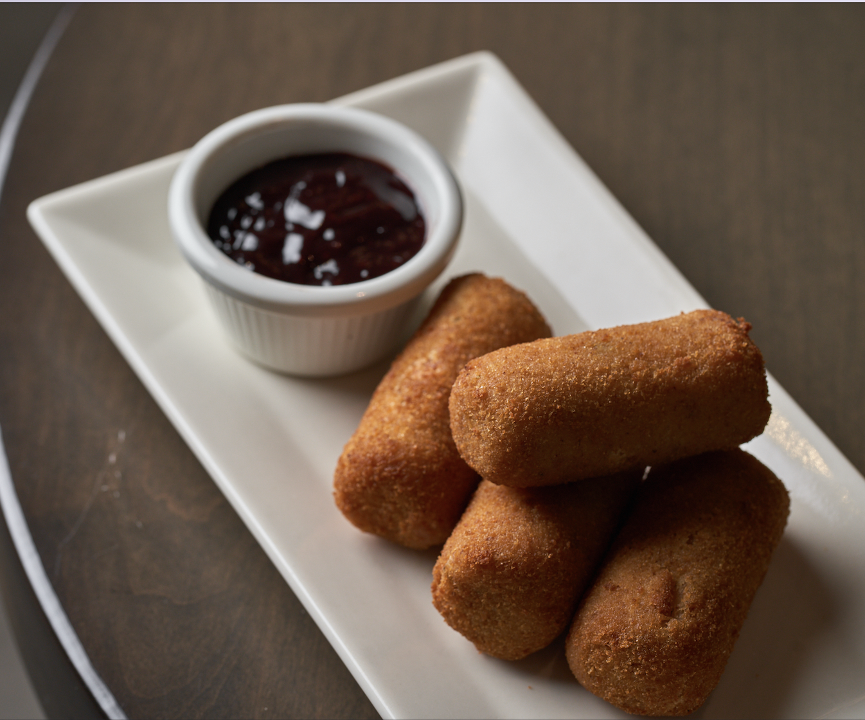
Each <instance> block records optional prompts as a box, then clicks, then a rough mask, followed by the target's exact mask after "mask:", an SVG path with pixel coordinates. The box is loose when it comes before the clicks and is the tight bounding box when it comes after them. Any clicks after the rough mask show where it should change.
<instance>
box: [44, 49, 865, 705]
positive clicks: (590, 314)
mask: <svg viewBox="0 0 865 720" xmlns="http://www.w3.org/2000/svg"><path fill="white" fill-rule="evenodd" d="M336 102H339V103H344V104H347V105H354V106H359V107H365V108H368V109H371V110H375V111H378V112H380V113H383V114H385V115H389V116H392V117H394V118H396V119H398V120H401V121H402V122H404V123H406V124H407V125H409V126H412V127H414V128H415V129H416V130H418V131H419V132H421V133H422V134H424V135H425V136H426V137H427V138H429V139H430V140H431V141H432V142H433V143H434V144H435V145H436V146H437V147H438V148H439V149H440V150H441V151H442V152H443V153H444V155H445V156H446V157H447V158H448V160H449V161H450V162H451V164H452V166H453V167H454V169H455V171H456V173H457V175H458V177H459V179H460V181H461V183H462V186H463V188H464V191H465V195H466V200H467V213H466V225H465V231H464V234H463V240H462V244H461V249H460V251H459V253H458V255H457V257H456V258H455V260H454V262H453V264H452V266H451V267H450V268H449V270H448V272H447V277H451V276H454V275H457V274H461V273H463V272H466V271H470V270H481V271H483V272H485V273H487V274H491V275H500V276H502V277H504V278H505V279H507V280H508V281H509V282H510V283H512V284H513V285H515V286H517V287H519V288H521V289H523V290H525V291H526V292H527V293H528V294H529V296H530V297H532V298H533V299H534V300H535V302H536V303H537V304H538V305H539V306H540V308H541V310H542V311H543V312H544V313H545V314H546V316H547V318H548V319H549V320H550V322H551V324H552V326H553V329H554V331H555V332H556V333H557V334H560V335H561V334H566V333H571V332H578V331H581V330H585V329H590V328H601V327H609V326H614V325H621V324H627V323H634V322H642V321H646V320H653V319H658V318H662V317H667V316H670V315H673V314H676V313H678V312H680V311H688V310H692V309H694V308H697V307H705V303H704V301H703V300H702V299H701V298H700V296H699V295H698V294H697V293H696V292H695V291H694V290H693V288H691V287H690V285H689V284H688V283H687V282H686V281H685V280H684V278H682V277H681V275H680V274H679V273H678V272H677V271H676V269H675V268H674V267H673V266H672V265H671V264H670V263H669V261H668V260H667V259H666V258H665V257H664V256H663V255H662V254H661V253H660V251H659V250H658V249H657V248H656V247H655V245H654V244H653V243H652V242H651V241H650V240H649V239H648V237H646V235H645V234H644V233H643V232H642V230H641V229H640V228H639V227H638V226H637V225H636V224H635V223H634V221H633V220H632V219H631V218H630V217H629V216H628V215H627V213H626V212H625V211H624V210H623V209H622V207H621V206H620V205H619V204H618V203H617V202H616V200H615V199H614V198H613V197H612V196H611V195H610V194H609V192H608V191H607V190H606V189H605V188H604V187H603V185H602V184H601V183H600V182H599V181H598V179H597V178H596V177H595V176H594V175H593V174H592V173H591V171H590V170H589V169H588V168H587V167H586V166H585V164H584V163H583V161H582V160H581V159H580V158H579V156H578V155H577V154H576V153H575V152H574V150H573V149H572V148H571V147H570V146H569V145H568V144H567V143H566V142H565V141H564V140H563V138H562V137H561V136H560V135H559V134H558V132H557V131H556V130H555V129H554V128H553V127H552V125H551V124H550V123H549V121H548V120H547V119H546V118H545V117H544V115H543V114H542V113H541V112H540V111H539V110H538V108H537V107H536V106H535V105H534V103H533V102H532V101H531V100H530V99H529V97H528V96H527V94H526V93H525V92H524V90H523V89H522V88H521V87H520V86H519V85H518V84H517V82H516V81H515V80H514V79H513V77H512V76H511V75H510V74H509V73H508V71H507V69H506V68H505V67H504V66H503V65H502V64H501V63H500V62H499V61H498V60H497V59H496V58H495V57H494V56H492V55H490V54H488V53H478V54H474V55H469V56H466V57H463V58H458V59H456V60H453V61H451V62H447V63H444V64H442V65H438V66H435V67H432V68H429V69H426V70H423V71H420V72H417V73H413V74H411V75H408V76H405V77H402V78H398V79H396V80H393V81H390V82H387V83H384V84H382V85H378V86H376V87H373V88H371V89H368V90H365V91H362V92H359V93H355V94H353V95H350V96H348V97H345V98H342V99H340V100H338V101H336ZM180 157H181V154H177V155H173V156H170V157H166V158H163V159H160V160H156V161H154V162H151V163H148V164H145V165H142V166H139V167H135V168H131V169H129V170H126V171H123V172H120V173H117V174H114V175H111V176H108V177H105V178H101V179H98V180H94V181H92V182H89V183H86V184H84V185H79V186H76V187H73V188H70V189H67V190H63V191H61V192H58V193H55V194H53V195H50V196H46V197H44V198H41V199H39V200H37V201H35V202H34V203H33V204H32V206H31V208H30V211H29V217H30V219H31V222H32V223H33V225H34V227H35V228H36V230H37V232H38V233H39V235H40V236H41V237H42V239H43V241H44V242H45V244H46V245H47V247H48V248H49V250H50V251H51V252H52V254H53V255H54V257H55V258H56V260H57V262H58V263H59V264H60V266H61V267H62V269H63V271H64V272H65V273H66V275H67V276H68V277H69V279H70V280H71V282H72V283H73V284H74V286H75V287H76V288H77V290H78V292H79V293H80V294H81V295H82V297H83V298H84V300H85V301H86V302H87V304H88V306H89V307H90V309H91V310H92V311H93V313H94V314H95V315H96V316H97V318H98V319H99V321H100V322H101V323H102V325H103V326H104V327H105V329H106V331H107V332H108V334H109V335H110V336H111V337H112V339H113V340H114V342H115V343H116V344H117V346H118V347H119V348H120V350H121V351H122V352H123V354H124V356H125V357H126V359H127V360H128V361H129V363H130V364H131V365H132V367H133V368H134V369H135V371H136V372H137V373H138V375H139V376H140V377H141V379H142V381H143V382H144V383H145V385H146V386H147V387H148V389H149V390H150V392H151V393H152V394H153V396H154V397H155V398H156V400H157V401H158V402H159V404H160V405H161V407H162V408H163V409H164V411H165V413H166V414H167V415H168V417H169V418H170V419H171V421H172V422H173V423H174V425H175V426H176V427H177V429H178V430H179V431H180V433H181V434H182V435H183V437H184V438H185V439H186V441H187V442H188V443H189V445H190V447H191V448H192V449H193V450H194V452H195V453H196V455H197V456H198V457H199V458H200V460H201V462H202V463H203V464H204V466H205V467H206V468H207V470H208V471H209V473H210V474H211V475H212V477H213V479H214V481H215V482H216V483H217V485H218V486H219V487H220V489H221V490H222V492H223V493H224V494H225V495H226V497H227V498H228V499H229V500H230V502H231V503H232V505H233V506H234V508H235V509H236V510H237V512H238V513H239V515H240V516H241V518H243V520H244V522H245V523H246V524H247V526H248V527H249V529H250V530H251V531H252V533H253V534H254V535H255V537H256V538H257V539H258V541H259V542H260V543H261V545H262V547H263V548H264V549H265V551H266V552H267V553H268V555H269V556H270V558H271V559H272V561H273V563H274V564H275V565H276V567H277V568H278V569H279V571H280V572H281V573H282V575H283V576H284V577H285V579H286V581H287V582H288V583H289V584H290V585H291V587H292V588H293V590H294V592H295V593H297V595H298V596H299V597H300V599H301V600H302V602H303V603H304V605H305V606H306V608H307V609H308V610H309V612H310V614H311V615H312V616H313V617H314V618H315V620H316V621H317V622H318V624H319V626H320V627H321V629H322V630H323V631H324V633H325V634H326V636H327V637H328V639H329V640H330V642H331V643H332V644H333V646H334V647H335V648H336V650H337V652H338V653H339V654H340V656H341V657H342V659H343V660H344V661H345V663H346V665H347V666H348V667H349V669H350V670H351V672H352V673H353V674H354V676H355V677H356V678H357V680H358V682H359V683H360V685H361V686H362V687H363V689H364V690H365V692H366V693H367V694H368V695H369V697H370V698H371V700H372V702H373V703H374V704H375V707H376V708H377V709H378V710H379V712H381V714H382V715H384V716H385V717H390V716H392V717H440V718H443V717H463V718H468V717H477V718H491V717H514V718H528V717H544V718H553V717H562V718H564V717H575V718H576V717H592V718H600V717H619V716H621V715H622V713H620V712H619V711H617V710H616V709H615V708H613V707H611V706H610V705H608V704H606V703H604V702H603V701H601V700H598V699H597V698H595V697H593V696H592V695H590V694H589V693H588V692H586V691H585V690H583V689H582V688H581V687H580V685H578V684H577V682H576V681H575V680H574V679H573V677H572V676H571V674H570V672H569V670H568V668H567V664H566V662H565V660H564V657H563V651H562V645H561V643H560V642H559V643H556V644H554V645H553V646H552V647H550V648H548V649H547V650H545V651H541V652H539V653H536V654H535V655H533V656H531V657H530V658H528V659H526V660H524V661H521V662H516V663H506V662H501V661H498V660H493V659H491V658H488V657H485V656H482V655H480V654H478V653H477V651H476V650H475V649H474V647H473V646H472V645H471V644H470V643H468V642H467V641H466V640H464V639H463V638H462V637H461V636H460V635H458V634H457V633H455V632H454V631H452V630H451V629H450V628H448V627H447V626H446V625H445V623H444V621H443V620H442V619H441V618H440V617H439V615H438V613H437V612H436V611H435V609H434V608H433V606H432V604H431V601H430V592H429V586H430V579H431V569H432V566H433V563H434V561H435V557H436V553H434V552H423V553H418V552H412V551H408V550H405V549H403V548H400V547H396V546H393V545H390V544H388V543H387V542H384V541H382V540H379V539H378V538H374V537H370V536H366V535H363V534H361V533H360V532H358V531H357V530H355V528H354V527H352V526H351V525H350V524H349V523H348V522H347V521H345V520H344V519H343V517H342V516H341V515H340V513H339V512H338V511H337V509H336V508H335V506H334V504H333V500H332V495H331V482H332V473H333V469H334V466H335V464H336V460H337V458H338V456H339V453H340V451H341V449H342V446H343V444H344V443H345V442H346V441H347V440H348V438H349V436H350V435H351V433H352V432H353V431H354V429H355V427H356V426H357V423H358V421H359V420H360V417H361V414H362V413H363V410H364V408H365V406H366V403H367V401H368V399H369V397H370V395H371V393H372V391H373V389H374V387H375V385H376V384H377V382H378V380H379V379H380V377H381V376H382V374H383V373H384V371H385V369H386V367H385V365H379V366H377V367H374V368H371V369H369V370H367V371H364V372H362V373H358V374H355V375H351V376H347V377H343V378H338V379H333V380H299V379H294V378H289V377H284V376H281V375H277V374H274V373H272V372H269V371H267V370H264V369H262V368H260V367H257V366H256V365H253V364H251V363H249V362H247V361H246V360H244V359H243V358H241V357H240V356H238V355H237V354H236V353H235V352H234V351H233V350H232V349H231V348H230V347H229V346H228V345H227V344H226V342H225V341H224V339H223V337H222V336H221V334H220V330H219V328H218V327H217V326H216V324H215V321H214V319H213V318H212V317H211V314H210V309H209V307H208V306H207V305H206V300H205V296H204V294H203V290H202V288H201V286H200V284H199V281H198V279H197V278H196V276H195V275H194V273H193V272H192V271H191V270H190V269H189V268H188V267H187V265H186V264H185V263H184V262H183V260H182V259H181V256H180V254H179V253H178V251H177V250H176V249H175V247H174V245H173V243H172V240H171V237H170V233H169V229H168V224H167V218H166V193H167V187H168V183H169V181H170V178H171V176H172V172H173V170H174V168H175V167H176V166H177V163H178V162H179V160H180ZM446 279H447V278H442V279H441V281H440V282H439V283H438V284H437V288H439V287H441V285H442V284H443V283H444V282H445V280H446ZM769 382H770V393H771V401H772V404H773V408H774V412H773V415H772V418H771V420H770V423H769V427H768V429H767V432H766V433H764V435H762V436H761V437H760V438H758V439H756V440H754V441H753V442H751V443H750V444H749V445H748V449H749V450H750V451H751V452H753V453H754V454H755V455H756V456H758V457H759V458H760V459H761V460H762V461H763V462H764V463H766V464H767V465H768V466H769V467H770V468H772V470H774V472H775V473H776V474H777V475H778V476H779V477H780V478H781V479H782V480H783V481H784V482H785V484H786V485H787V487H788V488H789V490H790V493H791V496H792V512H791V516H790V523H789V525H788V528H787V532H786V534H785V536H784V539H783V541H782V543H781V545H780V547H779V548H778V551H777V552H776V554H775V557H774V559H773V562H772V566H771V568H770V570H769V573H768V575H767V577H766V580H765V582H764V584H763V586H762V588H761V589H760V592H759V593H758V595H757V598H756V600H755V602H754V605H753V607H752V610H751V614H750V616H749V618H748V621H747V623H746V625H745V628H744V630H743V632H742V635H741V638H740V640H739V642H738V644H737V646H736V648H735V650H734V652H733V655H732V657H731V659H730V662H729V665H728V668H727V670H726V672H725V674H724V677H723V678H722V680H721V683H720V685H719V686H718V688H717V689H716V690H715V692H714V693H713V694H712V696H711V698H710V699H709V701H708V702H707V703H706V705H704V707H703V708H702V709H701V710H700V712H699V714H700V715H701V716H703V717H719V718H720V717H725V718H730V717H745V716H749V717H814V716H821V717H843V716H848V717H862V716H863V715H865V522H863V521H865V482H863V479H862V477H861V476H860V475H859V473H858V472H857V471H856V470H855V469H854V468H853V467H852V466H851V465H850V463H849V462H848V461H847V460H846V459H845V458H844V457H843V456H842V455H841V454H840V453H839V452H838V450H837V449H836V448H835V447H834V446H833V445H832V443H831V442H829V440H828V439H827V438H826V437H825V436H824V435H823V433H822V432H821V431H820V430H819V429H818V428H817V427H816V426H815V425H814V424H813V423H812V422H811V421H810V420H809V418H808V417H807V416H806V415H805V414H804V413H803V412H802V411H801V410H800V408H799V407H798V406H797V405H796V404H795V403H794V402H793V400H792V399H791V398H790V397H789V396H788V395H787V394H786V393H785V392H784V390H783V389H782V388H781V387H780V386H779V385H778V384H777V383H776V382H774V380H773V379H772V378H771V377H770V380H769Z"/></svg>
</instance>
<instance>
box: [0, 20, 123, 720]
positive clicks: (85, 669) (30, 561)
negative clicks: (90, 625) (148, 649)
mask: <svg viewBox="0 0 865 720" xmlns="http://www.w3.org/2000/svg"><path fill="white" fill-rule="evenodd" d="M76 7H77V6H76V5H75V4H67V5H64V6H63V8H61V10H60V12H59V13H58V14H57V17H56V18H55V19H54V21H53V22H52V23H51V26H50V27H49V28H48V32H47V33H46V34H45V37H44V38H43V39H42V42H41V43H40V45H39V48H38V49H37V50H36V54H35V55H34V56H33V60H32V61H31V62H30V65H29V67H28V68H27V72H26V73H25V74H24V78H23V79H22V81H21V85H20V86H19V87H18V91H17V92H16V93H15V97H14V98H13V100H12V104H11V105H10V106H9V112H8V113H7V114H6V119H5V120H4V121H3V126H2V127H0V197H2V193H3V185H4V183H5V180H6V173H7V171H8V170H9V163H10V160H11V159H12V150H13V148H14V147H15V139H16V137H17V135H18V128H19V127H20V126H21V120H22V119H23V117H24V113H25V112H26V110H27V106H28V105H29V103H30V98H31V97H32V95H33V91H34V90H35V88H36V85H37V83H38V82H39V78H40V77H41V75H42V71H43V70H44V69H45V66H46V65H47V63H48V60H49V59H50V58H51V55H52V53H53V52H54V48H55V47H56V45H57V43H58V41H59V40H60V38H61V36H62V35H63V32H64V31H65V30H66V26H67V25H68V24H69V21H70V20H71V19H72V15H73V14H74V13H75V10H76ZM0 507H2V510H3V516H4V517H5V518H6V525H7V527H8V528H9V534H10V535H11V536H12V543H13V544H14V546H15V550H16V552H17V553H18V557H19V558H20V559H21V564H22V565H23V566H24V572H25V573H26V574H27V579H28V580H29V581H30V584H31V585H32V587H33V591H34V592H35V594H36V597H37V598H38V600H39V604H40V605H41V606H42V610H43V611H44V613H45V615H46V617H47V618H48V622H49V623H50V624H51V627H52V629H53V630H54V632H55V634H56V635H57V639H58V640H59V641H60V645H61V646H62V647H63V649H64V650H65V651H66V654H67V655H68V657H69V660H70V661H71V663H72V665H73V666H74V667H75V669H76V670H77V671H78V674H79V675H80V676H81V679H82V680H83V681H84V684H85V685H86V686H87V688H88V689H89V690H90V692H91V693H92V694H93V697H94V698H95V700H96V702H98V703H99V706H100V707H101V708H102V710H103V712H104V713H105V714H106V715H107V716H108V717H109V718H112V719H117V720H125V718H126V714H125V713H124V712H123V710H122V709H121V707H120V705H119V704H118V702H117V700H116V699H115V698H114V695H112V694H111V691H110V690H109V689H108V687H107V686H106V685H105V683H104V682H103V681H102V678H100V677H99V674H98V673H97V672H96V670H95V669H94V668H93V665H92V664H91V663H90V658H89V657H87V652H86V651H85V650H84V646H83V645H82V644H81V641H80V640H79V639H78V635H77V634H76V633H75V630H74V629H73V627H72V623H70V622H69V618H68V617H67V616H66V613H65V611H64V610H63V606H62V605H61V604H60V599H59V598H58V597H57V594H56V593H55V592H54V587H53V586H52V585H51V581H50V580H49V579H48V575H47V574H46V573H45V568H44V567H43V565H42V559H41V558H40V556H39V552H38V551H37V550H36V545H35V544H34V542H33V537H32V536H31V534H30V528H29V527H28V526H27V520H26V519H25V517H24V511H23V510H22V508H21V503H20V502H19V501H18V495H17V494H16V492H15V485H14V484H13V482H12V474H11V472H10V470H9V463H8V461H7V459H6V451H5V449H4V447H3V438H2V434H0Z"/></svg>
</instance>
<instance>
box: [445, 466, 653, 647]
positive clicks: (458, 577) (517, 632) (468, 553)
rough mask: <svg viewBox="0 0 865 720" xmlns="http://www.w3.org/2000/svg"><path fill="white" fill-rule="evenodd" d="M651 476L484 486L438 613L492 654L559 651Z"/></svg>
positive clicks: (458, 535) (461, 526)
mask: <svg viewBox="0 0 865 720" xmlns="http://www.w3.org/2000/svg"><path fill="white" fill-rule="evenodd" d="M641 477H642V473H634V472H631V473H626V474H623V475H620V476H617V477H615V478H608V479H605V481H604V482H602V483H596V482H582V483H572V484H569V485H559V486H555V487H544V488H527V489H522V488H510V487H505V486H502V485H494V484H493V483H489V482H486V481H481V484H480V485H479V486H478V489H477V491H476V492H475V494H474V496H473V497H472V500H471V503H470V504H469V506H468V508H467V509H466V511H465V513H464V514H463V516H462V518H461V519H460V521H459V523H458V524H457V526H456V528H455V529H454V531H453V534H451V536H450V538H449V539H448V541H447V543H445V546H444V549H443V550H442V553H441V555H440V556H439V559H438V561H437V562H436V565H435V568H434V569H433V583H432V596H433V604H434V605H435V607H436V609H437V610H438V611H439V612H440V613H441V615H442V617H444V619H445V621H446V622H447V623H448V625H450V626H451V627H452V628H453V629H454V630H457V631H458V632H460V633H461V634H462V635H464V636H465V637H466V638H467V639H468V640H470V641H471V642H473V643H474V645H475V647H477V649H478V650H479V651H481V652H483V653H486V654H487V655H491V656H493V657H497V658H501V659H503V660H519V659H520V658H523V657H526V656H527V655H529V654H531V653H533V652H535V651H537V650H540V649H541V648H544V647H546V646H547V645H549V644H550V643H551V642H552V641H553V640H554V639H555V638H556V637H557V636H558V635H560V634H561V633H562V632H563V631H564V630H565V629H566V628H567V626H568V624H569V623H570V621H571V619H572V617H573V614H574V610H575V608H576V604H577V600H578V599H579V597H580V595H581V593H582V591H583V589H584V588H585V586H586V584H587V583H588V582H589V580H590V579H591V574H592V572H593V570H594V569H595V567H596V565H597V563H598V561H599V560H600V558H601V556H602V554H603V552H604V550H606V548H607V546H608V544H609V542H610V540H611V538H612V536H613V533H614V531H615V529H616V527H617V526H618V523H619V520H620V516H621V514H622V510H623V508H624V507H625V504H626V503H627V501H628V498H629V497H630V496H631V494H632V492H633V491H634V489H635V488H636V487H637V485H638V483H639V481H640V479H641Z"/></svg>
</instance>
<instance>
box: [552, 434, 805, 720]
mask: <svg viewBox="0 0 865 720" xmlns="http://www.w3.org/2000/svg"><path fill="white" fill-rule="evenodd" d="M789 504H790V500H789V496H788V494H787V490H786V489H785V488H784V485H783V484H782V483H781V481H780V480H778V478H776V477H775V476H774V475H773V474H772V472H771V471H770V470H769V469H768V468H766V467H765V466H764V465H762V464H761V463H760V462H759V461H758V460H757V459H756V458H754V457H752V456H751V455H748V454H747V453H745V452H744V451H742V450H732V451H725V452H716V453H708V454H705V455H701V456H698V457H695V458H689V459H686V460H680V461H679V462H677V463H674V464H672V465H669V466H667V467H665V468H659V469H654V468H653V469H652V471H651V473H650V475H649V478H648V480H646V482H645V483H644V484H643V486H642V487H641V488H640V490H639V491H638V492H637V497H636V499H635V504H634V510H633V512H632V513H631V514H630V516H629V517H628V519H627V520H626V521H625V524H624V526H623V528H622V530H621V531H620V533H619V535H618V537H617V538H616V540H615V542H614V543H613V547H612V548H611V549H610V552H609V554H608V556H607V558H606V559H605V560H604V563H603V565H602V567H601V570H600V572H599V574H598V576H597V578H596V579H595V581H594V583H593V584H592V587H591V588H590V589H589V590H588V592H587V593H586V595H585V597H584V598H583V600H582V601H581V603H580V607H579V610H578V611H577V614H576V617H575V618H574V622H573V625H572V626H571V630H570V632H569V634H568V638H567V642H566V653H567V658H568V664H569V665H570V667H571V670H572V671H573V673H574V675H575V676H576V677H577V679H578V680H579V681H580V683H582V684H583V686H585V687H586V688H587V689H588V690H589V691H591V692H592V693H594V694H595V695H597V696H599V697H601V698H603V699H605V700H607V701H608V702H610V703H612V704H613V705H615V706H616V707H618V708H621V709H622V710H625V711H627V712H630V713H634V714H639V715H687V714H688V713H691V712H693V711H694V710H696V709H697V708H698V707H699V706H700V705H702V704H703V702H705V700H706V698H707V697H708V696H709V693H711V691H712V690H713V688H714V687H715V685H716V684H717V683H718V680H719V679H720V677H721V673H722V672H723V670H724V666H725V665H726V664H727V659H728V658H729V656H730V653H731V651H732V649H733V644H734V643H735V641H736V639H737V638H738V636H739V631H740V630H741V628H742V624H743V623H744V621H745V616H746V615H747V613H748V609H749V607H750V605H751V601H752V600H753V598H754V595H755V593H756V592H757V588H758V587H759V585H760V583H761V582H762V581H763V577H764V575H765V573H766V570H767V568H768V566H769V560H770V557H771V555H772V552H773V550H774V549H775V547H776V545H777V544H778V542H779V541H780V539H781V535H782V533H783V532H784V526H785V525H786V522H787V515H788V512H789Z"/></svg>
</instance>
